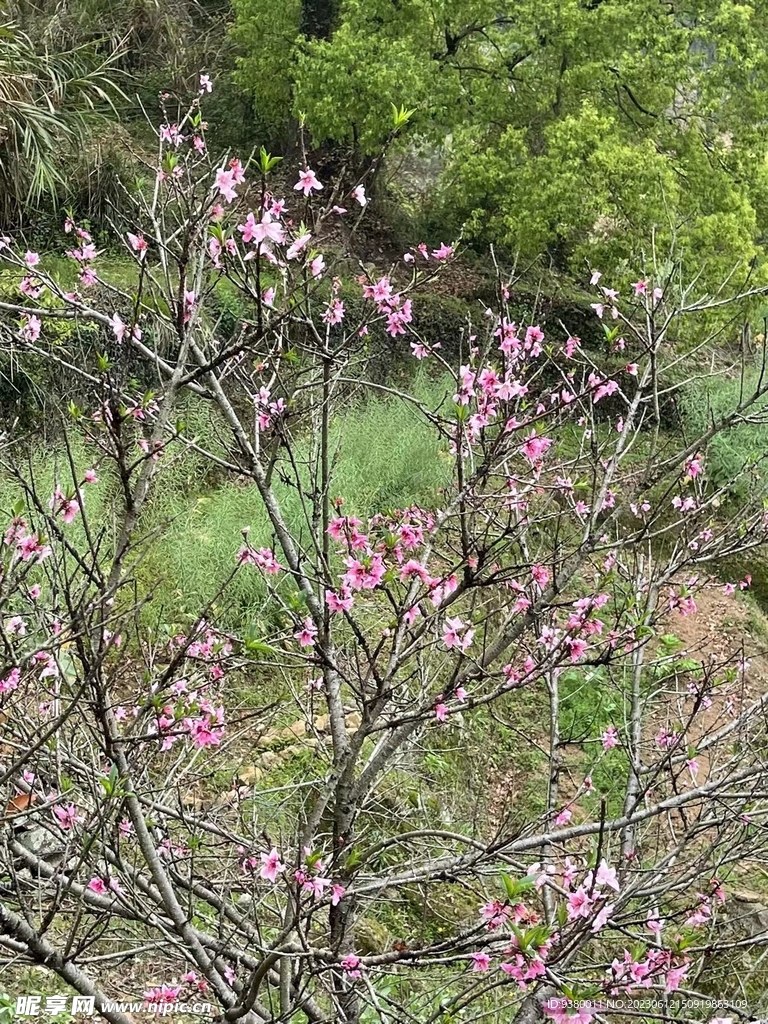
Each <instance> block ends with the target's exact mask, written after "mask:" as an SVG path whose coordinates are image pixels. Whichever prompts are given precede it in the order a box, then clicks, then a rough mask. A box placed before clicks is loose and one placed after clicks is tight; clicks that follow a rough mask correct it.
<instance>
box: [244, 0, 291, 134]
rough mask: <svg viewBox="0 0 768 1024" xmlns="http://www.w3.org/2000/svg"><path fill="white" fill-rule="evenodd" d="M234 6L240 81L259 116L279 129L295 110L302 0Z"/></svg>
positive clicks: (251, 1)
mask: <svg viewBox="0 0 768 1024" xmlns="http://www.w3.org/2000/svg"><path fill="white" fill-rule="evenodd" d="M232 6H233V8H234V11H235V16H236V19H235V23H234V25H233V27H232V35H233V38H234V40H235V42H236V43H237V44H238V46H239V48H240V55H239V56H238V58H237V71H236V73H235V78H236V81H237V82H239V84H240V85H241V86H242V87H243V88H244V89H246V90H247V91H248V92H250V93H251V95H252V96H253V101H254V108H255V110H256V113H257V116H258V118H259V120H260V121H262V122H263V123H264V124H266V125H267V126H269V127H270V128H271V129H272V130H273V131H274V132H275V133H278V132H279V131H280V130H282V129H285V127H286V125H287V122H288V118H289V115H290V110H291V102H292V78H293V73H292V64H293V51H294V45H295V42H296V39H297V38H298V35H299V26H300V18H301V0H232Z"/></svg>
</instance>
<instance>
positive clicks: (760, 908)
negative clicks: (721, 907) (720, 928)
mask: <svg viewBox="0 0 768 1024" xmlns="http://www.w3.org/2000/svg"><path fill="white" fill-rule="evenodd" d="M726 907H727V916H728V922H729V924H730V925H731V926H732V927H733V928H734V929H735V930H736V931H738V932H740V933H742V934H744V935H746V936H747V937H748V938H750V939H757V938H758V937H762V936H765V935H767V934H768V907H766V906H765V904H764V903H762V902H760V897H759V895H758V894H753V893H733V894H732V895H731V896H730V897H729V899H728V902H727V904H726Z"/></svg>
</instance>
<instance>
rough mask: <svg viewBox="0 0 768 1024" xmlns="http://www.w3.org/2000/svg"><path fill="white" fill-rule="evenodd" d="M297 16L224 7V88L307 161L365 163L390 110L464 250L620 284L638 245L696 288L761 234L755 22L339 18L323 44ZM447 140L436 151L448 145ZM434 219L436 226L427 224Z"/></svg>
mask: <svg viewBox="0 0 768 1024" xmlns="http://www.w3.org/2000/svg"><path fill="white" fill-rule="evenodd" d="M300 6H301V5H300V4H299V3H298V2H291V3H290V4H288V5H280V6H279V5H278V4H277V3H275V0H270V2H269V3H266V4H265V3H264V2H263V0H258V2H257V0H235V9H236V15H237V19H236V28H235V34H236V38H237V39H238V41H239V42H240V45H241V46H242V47H243V48H244V56H243V57H242V58H241V60H240V72H239V75H240V81H241V82H242V84H243V85H244V86H245V87H247V88H249V89H250V90H252V91H253V92H254V94H255V95H256V96H258V97H260V98H261V102H262V104H264V105H266V106H267V107H270V108H273V109H274V110H275V111H283V113H284V112H285V111H286V110H287V107H288V103H289V99H290V98H291V97H292V102H293V112H294V115H298V113H299V112H301V113H302V114H303V115H305V116H306V123H307V125H308V127H309V129H310V130H311V132H312V135H313V138H314V140H315V141H316V142H317V143H321V142H325V141H330V142H332V143H344V144H352V145H353V146H354V147H355V148H356V149H357V151H358V152H359V153H369V154H370V153H373V152H375V151H376V149H377V147H378V146H380V145H381V143H382V141H383V140H384V139H385V138H386V136H387V133H388V132H389V130H390V129H391V125H392V106H393V105H394V106H395V107H398V106H400V105H406V106H407V107H409V108H413V114H412V116H411V118H410V119H409V125H410V130H411V133H415V137H418V139H419V140H420V141H421V143H422V144H424V145H426V146H430V145H431V146H433V147H438V148H443V150H444V159H445V163H446V167H445V173H444V174H443V175H442V178H441V180H440V183H439V187H438V188H437V190H433V192H434V194H435V198H434V199H433V201H432V205H433V206H434V207H435V209H438V210H440V211H441V214H442V215H443V221H444V222H445V223H450V224H454V225H457V226H458V225H459V224H460V223H461V222H462V221H465V222H466V226H467V231H468V232H469V233H470V234H471V235H473V236H474V237H475V238H477V239H479V240H482V241H483V242H486V241H489V240H490V241H493V242H496V243H502V244H504V245H506V246H508V247H509V248H510V249H511V250H514V251H517V252H520V253H522V254H523V255H524V256H525V257H526V258H528V257H531V256H535V255H538V254H539V253H540V252H541V251H542V250H543V249H547V250H548V251H549V253H550V255H551V256H552V258H553V259H554V260H555V262H557V263H559V264H560V265H561V266H568V267H570V268H574V267H577V268H579V269H581V268H582V267H583V263H584V260H585V259H586V258H589V259H590V261H591V262H592V263H593V264H594V263H595V262H596V261H597V262H601V263H603V264H604V265H608V264H610V265H611V266H612V267H614V268H616V269H617V270H618V272H619V274H620V273H621V272H622V270H625V271H626V274H627V275H629V274H633V273H636V272H637V270H636V265H637V261H638V260H639V258H640V256H641V248H642V246H644V245H645V246H647V245H648V239H649V238H650V236H651V233H652V232H653V231H656V235H657V239H656V241H657V247H658V248H659V251H663V250H664V248H665V247H667V246H668V245H669V244H671V242H672V241H673V240H674V242H675V245H676V248H677V250H678V251H679V252H682V253H683V254H684V255H685V258H686V259H690V260H691V261H693V262H700V261H701V260H702V259H703V260H705V262H706V266H705V278H707V277H711V278H713V279H714V278H715V277H718V276H721V275H722V274H723V272H724V271H726V272H727V270H729V269H730V268H731V266H732V264H733V263H734V262H736V261H738V260H742V261H749V260H751V259H752V258H753V257H754V256H755V255H756V254H758V252H759V251H760V250H759V244H758V243H759V240H760V239H761V238H762V237H763V235H764V233H765V229H766V226H768V203H767V202H766V199H767V198H768V168H767V165H766V160H765V156H766V148H765V147H766V144H765V139H764V132H763V130H762V124H763V122H764V119H765V116H766V113H767V112H768V100H766V96H768V89H766V85H767V84H768V55H767V54H766V51H765V48H764V45H763V40H764V38H765V34H766V30H767V29H768V11H766V10H765V8H764V5H760V4H756V3H750V4H724V3H722V2H721V0H700V2H699V3H697V4H696V5H695V6H694V7H693V8H691V9H690V10H686V11H685V12H681V11H679V10H678V8H677V6H676V5H669V4H661V3H659V2H658V0H599V2H596V3H589V4H584V3H580V2H576V0H569V2H567V3H562V2H560V0H557V2H556V0H522V2H519V3H515V4H512V3H509V2H505V3H502V4H499V3H497V2H495V0H410V2H408V3H401V4H392V3H390V2H389V0H344V2H342V4H341V7H340V11H339V15H338V17H337V18H336V20H335V28H334V31H332V32H331V33H330V34H329V35H327V36H326V37H323V38H313V39H307V38H305V37H304V36H302V35H301V34H300V31H299V28H300V24H301V22H300ZM446 139H447V143H446ZM432 219H438V218H437V216H433V217H432Z"/></svg>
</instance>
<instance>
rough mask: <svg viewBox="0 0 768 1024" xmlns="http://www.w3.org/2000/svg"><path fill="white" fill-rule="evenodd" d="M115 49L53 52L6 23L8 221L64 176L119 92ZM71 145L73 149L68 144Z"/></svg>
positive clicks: (2, 98) (0, 146) (3, 127)
mask: <svg viewBox="0 0 768 1024" xmlns="http://www.w3.org/2000/svg"><path fill="white" fill-rule="evenodd" d="M114 63H115V54H112V55H110V56H106V57H105V56H103V55H102V54H99V52H98V50H97V48H95V47H93V46H79V47H77V48H75V49H67V50H65V51H64V52H59V53H53V54H52V53H50V52H48V51H47V49H44V48H42V47H39V48H38V47H36V46H35V44H34V43H33V41H32V40H31V39H30V38H29V37H28V36H27V35H25V34H24V33H22V32H20V31H18V30H17V29H16V28H15V27H14V26H12V25H10V24H8V23H7V21H6V22H5V23H4V24H3V25H2V26H0V191H1V192H2V197H3V198H2V202H3V206H4V210H3V212H4V214H5V217H6V219H8V218H12V217H16V216H18V214H19V209H20V206H21V204H22V203H24V202H27V201H30V200H32V201H34V200H37V199H39V198H40V196H42V195H43V194H45V193H55V192H56V191H57V190H58V189H60V188H61V186H62V185H63V184H64V181H65V173H64V169H63V165H62V159H61V157H62V155H63V154H66V155H70V154H72V153H76V152H77V147H78V143H82V141H83V139H85V138H86V137H87V128H88V125H89V124H90V123H91V122H92V121H93V119H94V118H96V117H98V115H99V114H100V113H103V112H105V111H107V110H109V109H110V107H111V105H112V103H113V100H114V99H115V98H116V97H117V95H118V94H119V90H118V88H117V85H116V82H115V76H114ZM65 145H66V149H64V146H65Z"/></svg>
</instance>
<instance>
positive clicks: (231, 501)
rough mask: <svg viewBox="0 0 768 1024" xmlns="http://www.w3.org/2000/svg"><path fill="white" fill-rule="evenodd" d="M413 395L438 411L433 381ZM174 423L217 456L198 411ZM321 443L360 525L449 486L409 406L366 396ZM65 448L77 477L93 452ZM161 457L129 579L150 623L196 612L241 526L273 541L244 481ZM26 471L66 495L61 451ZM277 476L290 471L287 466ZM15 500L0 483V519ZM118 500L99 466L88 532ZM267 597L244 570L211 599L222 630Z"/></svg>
mask: <svg viewBox="0 0 768 1024" xmlns="http://www.w3.org/2000/svg"><path fill="white" fill-rule="evenodd" d="M412 390H413V392H414V393H415V394H416V395H417V396H418V397H419V398H420V399H421V400H423V401H424V402H426V403H427V404H429V406H430V407H431V408H435V407H436V406H437V405H439V404H440V401H441V400H442V398H443V396H444V395H445V393H446V387H445V385H444V384H443V383H441V382H439V381H438V382H435V381H431V380H429V378H427V377H426V376H420V377H418V378H417V379H416V380H415V381H414V384H413V389H412ZM182 417H183V419H184V422H185V426H186V432H187V435H188V436H190V437H194V438H196V439H197V440H198V441H199V443H200V444H201V445H204V446H205V447H207V448H208V449H209V450H212V451H215V452H218V453H222V452H223V451H224V448H223V443H224V441H225V439H226V430H225V429H224V428H223V426H222V424H221V423H219V422H217V420H216V418H215V416H213V415H212V414H211V413H210V412H209V411H208V410H206V409H204V408H203V407H201V406H200V405H199V404H194V403H188V404H187V405H186V406H185V407H184V408H183V410H182ZM331 436H332V450H333V452H334V462H335V470H334V482H333V490H332V496H333V497H336V496H343V498H344V502H345V504H344V510H345V512H346V513H348V514H355V515H358V516H359V517H360V518H364V517H366V516H368V515H371V514H373V513H376V512H381V511H385V510H387V509H393V508H401V507H407V506H409V505H412V504H419V505H424V506H426V507H430V508H434V507H436V506H437V505H438V504H439V499H440V493H439V492H440V488H441V487H442V486H443V485H445V484H446V483H447V481H448V479H449V477H450V460H449V457H448V456H447V454H446V451H445V445H444V443H442V442H440V440H439V439H438V438H436V437H435V434H434V431H432V430H431V428H429V426H428V425H427V424H426V423H425V421H424V420H423V418H422V417H421V415H420V414H419V413H418V412H417V411H416V410H415V409H413V408H412V407H410V406H404V404H403V403H402V402H401V401H400V400H397V399H395V398H392V397H381V395H380V394H379V395H377V394H374V395H372V396H371V397H369V398H367V399H366V400H364V401H363V402H361V403H358V404H356V405H352V406H351V407H350V408H348V409H347V410H345V411H344V412H342V413H341V414H339V415H337V416H336V418H335V419H334V421H333V422H332V425H331ZM310 443H311V438H310V437H309V436H307V435H304V436H300V437H299V439H298V441H297V444H296V449H297V450H296V461H297V463H298V464H301V463H302V462H303V461H305V460H306V459H307V458H308V457H309V455H310ZM71 448H72V452H73V458H74V461H75V463H76V466H77V470H78V474H81V473H82V471H83V470H84V469H85V468H87V467H88V466H89V465H92V464H93V461H94V458H95V453H94V452H93V451H92V450H90V447H89V445H88V444H87V443H86V442H85V441H84V440H82V439H80V438H78V437H77V436H74V435H73V439H72V442H71ZM163 460H164V461H163V464H162V465H161V472H160V474H159V476H158V479H157V482H156V485H155V489H154V492H153V494H152V496H151V499H150V501H149V502H148V505H147V508H146V510H145V513H144V514H143V516H142V519H141V524H140V532H141V533H142V534H144V536H145V537H148V538H149V540H148V543H147V546H146V549H142V552H141V555H142V557H141V560H140V561H139V562H138V564H137V567H136V572H137V577H138V579H139V582H140V590H141V591H142V592H143V593H147V592H149V591H151V592H152V593H153V601H152V606H151V609H150V610H148V614H150V615H151V619H152V621H159V622H165V623H168V624H171V623H179V622H180V621H183V619H184V618H185V616H187V615H189V616H194V615H196V614H197V613H198V611H199V609H200V608H201V606H203V605H205V604H206V603H207V602H208V601H210V600H211V599H212V598H213V597H214V595H215V594H216V593H217V591H218V589H219V587H220V585H221V583H222V582H223V581H224V580H225V579H226V577H227V575H228V573H229V572H230V571H231V570H232V568H233V567H234V565H235V556H236V553H237V551H238V549H239V548H240V546H241V545H242V543H243V537H242V530H243V528H244V527H249V528H250V534H249V540H250V542H251V543H252V544H254V545H255V546H257V547H260V546H269V547H275V548H277V544H276V542H275V538H274V536H273V531H272V527H271V524H270V522H269V519H268V516H267V514H266V511H265V509H264V506H263V503H262V500H261V496H260V495H259V492H258V490H257V488H256V486H255V485H254V484H253V483H252V482H250V481H239V482H238V481H235V480H232V479H226V480H223V481H222V479H221V473H219V472H218V471H213V470H212V467H211V464H210V463H209V462H208V461H207V460H206V459H205V457H204V456H202V455H198V454H196V453H194V452H189V451H186V450H182V449H181V448H180V447H179V446H174V445H170V446H169V448H168V451H167V453H166V454H165V455H164V456H163ZM31 465H32V476H33V478H34V480H35V482H36V486H37V489H38V492H39V494H40V496H41V501H42V502H43V503H44V504H47V501H48V499H49V497H50V495H51V494H52V493H53V489H54V486H55V484H56V482H57V481H59V482H61V484H62V487H63V488H64V489H65V490H67V489H68V488H69V489H71V474H70V472H69V468H68V464H67V457H66V452H65V449H64V448H63V446H60V447H58V448H53V449H50V448H49V449H46V450H34V451H33V452H32V454H31ZM284 468H286V469H289V467H288V466H287V465H286V466H285V467H284ZM304 483H305V484H306V480H305V481H304ZM275 490H276V492H277V495H278V499H279V501H280V505H281V508H282V511H283V516H284V518H285V519H286V521H287V522H288V524H289V526H290V527H291V528H292V530H294V531H296V532H297V534H298V535H299V536H300V537H301V541H302V543H303V544H305V545H306V544H307V543H308V536H307V530H306V526H305V515H304V510H303V508H302V502H301V498H300V495H299V493H298V491H297V489H296V488H295V487H290V486H287V485H286V484H285V483H283V482H281V481H279V480H278V478H277V475H276V476H275ZM20 494H21V492H20V489H19V487H18V486H17V485H16V484H15V483H14V482H13V481H12V480H11V479H10V478H9V477H8V476H7V475H6V476H4V477H3V478H2V479H0V507H2V508H3V509H4V510H5V511H6V513H7V514H10V510H11V507H12V506H13V504H14V503H15V501H16V500H18V498H19V497H20ZM116 494H117V486H116V480H115V478H114V475H113V474H112V473H111V472H110V470H109V468H108V467H107V466H105V467H104V469H102V470H100V481H99V483H98V484H97V485H95V486H87V487H85V488H84V495H85V504H86V512H87V515H88V518H89V522H90V523H91V524H92V527H93V528H99V529H100V528H105V529H107V530H108V531H111V529H112V525H113V523H114V521H115V513H114V509H115V508H116V504H115V499H116ZM66 530H67V534H68V536H69V537H70V538H71V539H72V540H73V542H74V543H75V544H76V545H77V546H78V547H83V546H84V544H85V535H84V532H83V525H82V521H81V519H80V517H77V518H76V520H75V521H74V522H73V523H72V524H71V525H70V526H68V527H66ZM266 593H267V592H266V588H265V581H264V578H263V577H262V575H261V573H259V572H258V571H256V570H254V569H252V568H250V567H246V568H245V569H243V570H242V571H241V572H239V573H238V574H237V576H236V577H235V579H234V581H233V582H232V583H231V585H230V587H228V589H227V593H226V595H225V597H224V599H223V600H221V601H220V602H219V606H218V609H217V611H218V614H219V617H220V621H221V622H222V624H225V625H228V626H231V627H236V628H240V627H244V626H246V625H248V624H249V623H254V622H255V623H256V624H258V622H259V620H260V619H261V620H264V619H265V617H266V616H267V613H268V609H267V606H266ZM272 610H273V611H274V608H273V609H272Z"/></svg>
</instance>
